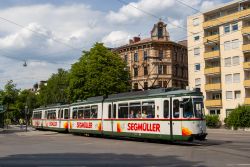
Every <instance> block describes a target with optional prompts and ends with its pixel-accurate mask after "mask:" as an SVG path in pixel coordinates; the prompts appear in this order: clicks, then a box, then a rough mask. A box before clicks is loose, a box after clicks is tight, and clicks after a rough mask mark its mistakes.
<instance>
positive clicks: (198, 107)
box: [193, 98, 204, 118]
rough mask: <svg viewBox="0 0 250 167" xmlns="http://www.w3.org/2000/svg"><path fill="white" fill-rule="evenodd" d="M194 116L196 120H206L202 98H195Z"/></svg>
mask: <svg viewBox="0 0 250 167" xmlns="http://www.w3.org/2000/svg"><path fill="white" fill-rule="evenodd" d="M193 103H194V114H195V117H196V118H204V113H203V112H204V104H203V99H202V98H193Z"/></svg>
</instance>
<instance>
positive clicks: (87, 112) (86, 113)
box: [84, 106, 90, 118]
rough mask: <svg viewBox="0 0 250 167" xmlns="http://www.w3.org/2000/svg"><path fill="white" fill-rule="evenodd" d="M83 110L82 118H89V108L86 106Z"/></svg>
mask: <svg viewBox="0 0 250 167" xmlns="http://www.w3.org/2000/svg"><path fill="white" fill-rule="evenodd" d="M84 109H85V110H84V118H90V106H86V107H85V108H84Z"/></svg>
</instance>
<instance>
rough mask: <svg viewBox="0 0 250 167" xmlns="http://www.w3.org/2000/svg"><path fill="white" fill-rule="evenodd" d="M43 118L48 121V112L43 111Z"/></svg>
mask: <svg viewBox="0 0 250 167" xmlns="http://www.w3.org/2000/svg"><path fill="white" fill-rule="evenodd" d="M44 118H46V119H48V111H45V116H44Z"/></svg>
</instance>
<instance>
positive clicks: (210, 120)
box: [206, 115, 221, 128]
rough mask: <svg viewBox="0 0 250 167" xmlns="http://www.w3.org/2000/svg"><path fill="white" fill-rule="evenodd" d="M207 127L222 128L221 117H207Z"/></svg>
mask: <svg viewBox="0 0 250 167" xmlns="http://www.w3.org/2000/svg"><path fill="white" fill-rule="evenodd" d="M206 125H207V127H209V128H219V127H220V126H221V122H220V118H219V115H206Z"/></svg>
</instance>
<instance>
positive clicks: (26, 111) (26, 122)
mask: <svg viewBox="0 0 250 167" xmlns="http://www.w3.org/2000/svg"><path fill="white" fill-rule="evenodd" d="M27 115H28V106H27V105H25V124H26V127H25V131H26V132H27V131H28V129H27V128H28V117H27Z"/></svg>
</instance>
